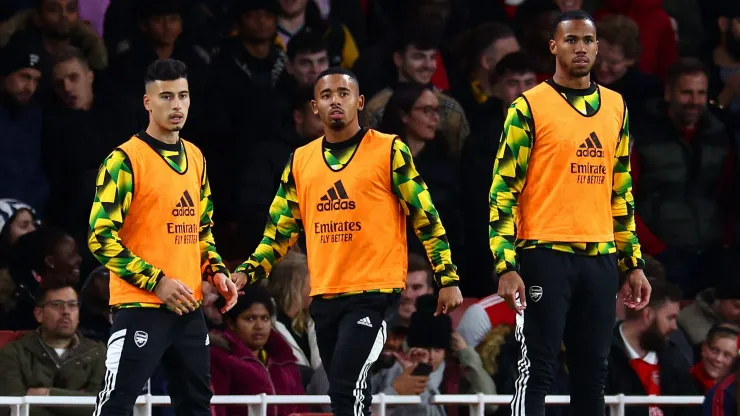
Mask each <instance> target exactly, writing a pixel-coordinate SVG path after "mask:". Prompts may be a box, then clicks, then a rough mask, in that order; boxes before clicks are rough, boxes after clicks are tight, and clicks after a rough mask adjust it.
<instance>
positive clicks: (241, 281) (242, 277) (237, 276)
mask: <svg viewBox="0 0 740 416" xmlns="http://www.w3.org/2000/svg"><path fill="white" fill-rule="evenodd" d="M231 281H232V282H234V285H236V290H241V288H243V287H244V286H245V285H246V284H247V282H248V279H247V275H246V274H245V273H243V272H239V273H231Z"/></svg>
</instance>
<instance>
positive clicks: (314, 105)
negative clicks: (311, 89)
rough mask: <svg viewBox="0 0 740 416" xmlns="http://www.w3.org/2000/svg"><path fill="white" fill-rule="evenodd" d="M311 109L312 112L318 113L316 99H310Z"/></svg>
mask: <svg viewBox="0 0 740 416" xmlns="http://www.w3.org/2000/svg"><path fill="white" fill-rule="evenodd" d="M311 111H312V112H313V113H314V114H319V106H318V105H317V104H316V100H311Z"/></svg>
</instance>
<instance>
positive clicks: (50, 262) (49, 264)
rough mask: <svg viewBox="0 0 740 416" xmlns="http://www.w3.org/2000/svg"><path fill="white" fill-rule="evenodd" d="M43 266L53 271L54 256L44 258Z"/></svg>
mask: <svg viewBox="0 0 740 416" xmlns="http://www.w3.org/2000/svg"><path fill="white" fill-rule="evenodd" d="M44 264H45V265H46V267H48V268H50V269H53V268H54V256H46V257H44Z"/></svg>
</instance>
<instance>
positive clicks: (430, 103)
mask: <svg viewBox="0 0 740 416" xmlns="http://www.w3.org/2000/svg"><path fill="white" fill-rule="evenodd" d="M441 103H442V100H441V99H440V98H439V97H438V95H437V93H436V92H435V91H434V89H433V87H431V86H429V85H428V84H426V85H425V84H416V83H411V84H399V85H398V86H397V87H396V89H395V90H394V91H393V95H391V97H390V99H389V100H388V103H387V104H386V106H385V111H384V113H383V118H382V119H381V121H380V126H379V127H378V130H380V131H382V132H384V133H388V134H397V135H398V136H399V137H400V138H401V140H403V141H404V142H405V143H406V144H407V145H408V147H409V149H410V150H411V154H412V155H413V157H414V164H415V166H416V169H417V171H418V172H419V175H421V176H422V177H423V178H424V181H425V182H426V184H427V187H428V188H429V192H430V193H431V194H432V195H434V203H435V206H436V207H437V211H438V212H439V216H440V218H442V220H443V221H444V223H445V224H452V225H448V226H447V228H446V230H447V237H448V238H449V240H450V244H451V245H452V247H453V248H455V249H457V247H459V246H461V245H462V235H461V234H460V233H459V232H457V231H456V230H461V229H462V227H461V225H460V224H461V222H462V220H461V218H462V217H461V213H460V210H459V206H458V204H457V201H458V200H459V185H458V182H459V180H458V169H457V164H456V162H455V160H454V159H453V158H451V157H450V156H449V154H450V151H451V149H450V144H449V142H447V141H445V140H444V139H443V138H442V137H441V136H442V135H441V134H440V133H439V131H438V128H439V125H440V123H441V115H440V111H441V110H440V108H441ZM406 228H407V241H408V245H409V251H411V252H414V253H417V254H419V255H425V254H426V250H425V249H424V246H423V244H422V243H421V242H420V241H419V239H418V238H415V236H414V229H415V228H416V227H415V224H411V223H410V222H409V223H407V227H406Z"/></svg>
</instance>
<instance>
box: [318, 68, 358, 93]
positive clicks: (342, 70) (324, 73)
mask: <svg viewBox="0 0 740 416" xmlns="http://www.w3.org/2000/svg"><path fill="white" fill-rule="evenodd" d="M329 75H346V76H348V77H350V78H351V79H352V82H354V83H355V84H357V88H360V82H359V81H358V80H357V75H355V74H354V72H352V71H350V70H349V69H346V68H342V67H341V66H333V67H331V68H327V69H325V70H323V71H322V72H321V73H320V74H319V76H317V77H316V79H315V80H314V82H313V86H312V87H311V90H312V91H313V90H314V89H315V88H316V84H318V83H319V80H320V79H321V78H324V77H327V76H329Z"/></svg>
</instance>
